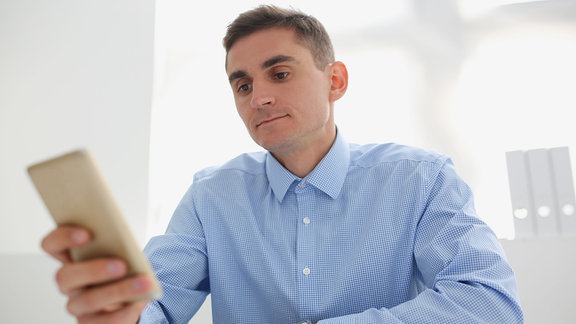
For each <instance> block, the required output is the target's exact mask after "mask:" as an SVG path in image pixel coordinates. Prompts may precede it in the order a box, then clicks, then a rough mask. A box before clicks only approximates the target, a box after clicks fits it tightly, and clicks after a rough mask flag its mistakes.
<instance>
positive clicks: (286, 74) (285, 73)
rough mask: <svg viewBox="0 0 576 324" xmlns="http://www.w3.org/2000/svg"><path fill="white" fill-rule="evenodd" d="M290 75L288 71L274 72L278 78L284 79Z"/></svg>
mask: <svg viewBox="0 0 576 324" xmlns="http://www.w3.org/2000/svg"><path fill="white" fill-rule="evenodd" d="M287 77H288V72H278V73H276V74H274V78H275V79H277V80H284V79H286V78H287Z"/></svg>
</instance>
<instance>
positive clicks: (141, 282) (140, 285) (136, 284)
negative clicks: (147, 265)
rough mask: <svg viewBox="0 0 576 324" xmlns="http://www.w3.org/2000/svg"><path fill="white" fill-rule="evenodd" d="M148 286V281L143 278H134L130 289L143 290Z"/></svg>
mask: <svg viewBox="0 0 576 324" xmlns="http://www.w3.org/2000/svg"><path fill="white" fill-rule="evenodd" d="M147 287H148V282H147V280H146V279H145V278H136V279H134V281H133V282H132V289H134V291H135V292H144V291H146V289H147Z"/></svg>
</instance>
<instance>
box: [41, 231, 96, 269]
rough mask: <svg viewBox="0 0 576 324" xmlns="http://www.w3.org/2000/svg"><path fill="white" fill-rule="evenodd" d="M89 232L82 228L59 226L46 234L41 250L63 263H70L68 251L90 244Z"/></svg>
mask: <svg viewBox="0 0 576 324" xmlns="http://www.w3.org/2000/svg"><path fill="white" fill-rule="evenodd" d="M91 239H92V237H91V235H90V232H89V231H88V230H86V229H84V228H81V227H76V226H71V225H61V226H58V227H57V228H56V229H54V230H53V231H51V232H50V233H48V234H47V235H46V236H45V237H44V238H43V239H42V242H41V247H42V250H44V251H45V252H46V253H48V254H50V255H51V256H53V257H54V258H56V259H58V260H60V261H61V262H63V263H67V262H71V261H72V259H71V258H70V253H69V251H70V249H71V248H74V247H79V246H83V245H86V244H88V243H90V241H91Z"/></svg>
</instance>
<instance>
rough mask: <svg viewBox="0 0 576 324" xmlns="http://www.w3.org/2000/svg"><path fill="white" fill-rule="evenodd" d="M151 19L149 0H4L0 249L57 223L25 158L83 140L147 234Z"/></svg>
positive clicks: (9, 249)
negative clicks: (30, 175) (27, 170)
mask: <svg viewBox="0 0 576 324" xmlns="http://www.w3.org/2000/svg"><path fill="white" fill-rule="evenodd" d="M153 27H154V2H153V1H152V0H145V1H142V0H130V1H113V0H103V1H74V0H54V1H43V0H8V1H0V44H1V45H0V46H1V50H0V71H1V72H0V166H1V167H0V179H1V181H0V253H30V252H37V251H38V250H39V249H38V244H39V239H40V237H41V236H42V235H44V234H45V233H46V232H47V231H48V230H49V229H50V228H52V227H53V224H52V221H51V219H50V218H49V216H48V214H47V212H46V210H45V208H44V206H43V205H42V203H41V201H40V200H39V198H38V196H37V194H36V192H35V191H34V190H33V187H32V186H31V183H30V181H29V179H28V178H27V175H26V173H25V168H26V166H27V165H28V164H30V163H32V162H36V161H38V160H42V159H45V158H48V157H50V156H52V155H55V154H59V153H62V152H64V151H68V150H71V149H74V148H78V147H85V148H87V149H89V150H90V151H92V153H93V155H94V157H95V159H96V160H97V163H98V164H99V165H100V167H101V169H102V172H103V173H104V175H105V177H106V178H107V181H108V183H109V185H110V186H111V189H112V191H113V192H114V194H115V195H116V197H117V198H118V203H119V205H120V207H121V209H122V210H123V211H124V213H125V214H126V217H127V218H128V221H129V223H130V225H131V227H132V228H133V229H134V231H135V233H136V234H137V235H138V236H139V237H140V239H141V240H142V239H143V237H144V229H145V220H146V217H147V195H148V184H147V183H148V146H149V145H148V144H149V133H150V131H149V124H150V109H151V101H152V98H151V97H152V78H153Z"/></svg>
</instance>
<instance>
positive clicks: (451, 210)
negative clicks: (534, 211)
mask: <svg viewBox="0 0 576 324" xmlns="http://www.w3.org/2000/svg"><path fill="white" fill-rule="evenodd" d="M414 259H415V262H416V265H417V273H415V275H416V277H417V278H418V279H419V280H420V281H421V282H422V284H423V286H424V287H423V290H422V291H421V292H420V293H419V294H418V295H417V296H416V297H415V298H413V299H411V300H409V301H406V302H403V303H401V304H399V305H397V306H394V307H391V308H381V309H375V308H374V309H369V310H366V311H364V312H362V313H358V314H351V315H347V316H343V317H337V318H333V319H328V320H322V321H320V322H319V323H322V324H327V323H522V322H523V314H522V311H521V308H520V305H519V302H518V297H517V289H516V283H515V278H514V273H513V271H512V269H511V268H510V266H509V265H508V263H507V261H506V259H505V255H504V251H503V249H502V247H501V245H500V243H499V241H498V240H497V238H496V236H495V235H494V233H493V232H492V231H491V230H490V228H489V227H488V226H487V225H486V224H485V223H483V222H482V221H481V220H480V219H478V218H477V216H476V214H475V210H474V206H473V202H472V194H471V192H470V189H469V188H468V186H467V185H466V184H465V183H463V182H462V181H461V180H460V179H459V178H458V176H457V175H456V174H455V172H454V170H453V168H452V165H451V164H446V165H444V167H443V168H442V171H441V172H440V173H439V175H438V176H437V177H436V178H435V179H434V182H433V186H432V187H431V190H430V192H429V199H428V201H427V204H426V207H425V210H424V211H423V215H422V218H421V219H420V221H419V223H418V229H417V231H416V238H415V246H414Z"/></svg>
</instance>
